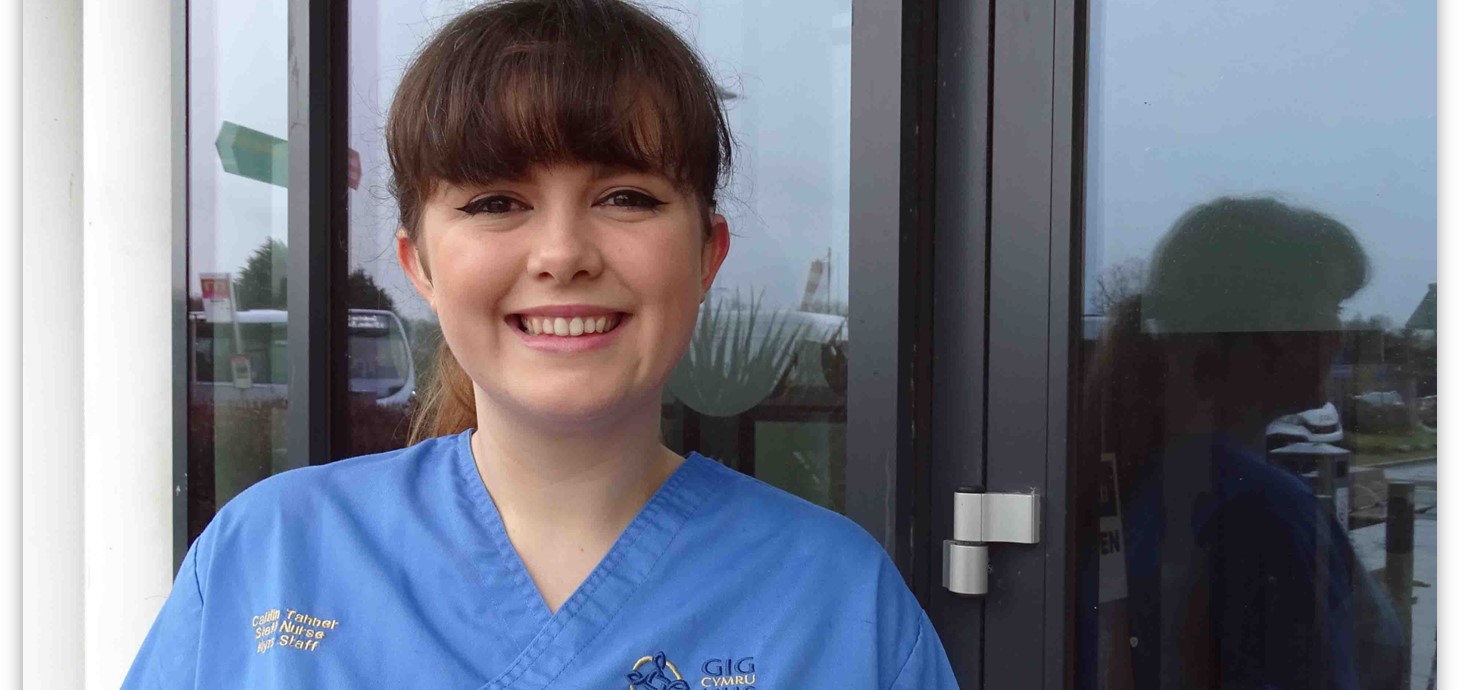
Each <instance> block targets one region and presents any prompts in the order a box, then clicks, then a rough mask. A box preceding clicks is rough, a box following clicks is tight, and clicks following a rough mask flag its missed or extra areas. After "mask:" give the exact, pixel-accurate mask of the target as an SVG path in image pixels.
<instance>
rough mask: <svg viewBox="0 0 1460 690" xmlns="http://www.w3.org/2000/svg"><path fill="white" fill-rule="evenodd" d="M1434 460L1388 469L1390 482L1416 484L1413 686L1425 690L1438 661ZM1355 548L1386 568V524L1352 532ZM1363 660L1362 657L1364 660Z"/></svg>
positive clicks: (1368, 564)
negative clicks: (1436, 659)
mask: <svg viewBox="0 0 1460 690" xmlns="http://www.w3.org/2000/svg"><path fill="white" fill-rule="evenodd" d="M1436 476H1437V475H1436V465H1435V461H1434V460H1429V461H1426V462H1417V463H1412V464H1405V465H1395V466H1391V467H1385V468H1384V478H1385V479H1387V480H1389V481H1410V482H1414V483H1415V489H1414V503H1415V520H1414V592H1413V596H1414V598H1415V602H1414V604H1413V610H1412V615H1413V624H1414V626H1413V631H1412V634H1413V638H1412V639H1413V645H1412V647H1411V649H1412V650H1413V651H1412V655H1413V656H1412V661H1413V664H1412V668H1411V672H1410V687H1411V688H1412V689H1413V690H1424V689H1425V688H1426V687H1427V686H1428V684H1429V681H1430V668H1431V667H1432V665H1433V664H1434V661H1435V653H1436V648H1435V639H1436V620H1437V615H1436V614H1437V598H1436V590H1437V589H1438V587H1437V584H1438V583H1437V582H1436V575H1437V573H1438V570H1437V565H1436V563H1437V555H1438V553H1439V543H1438V538H1437V535H1438V530H1437V528H1436V522H1435V514H1436V512H1437V511H1438V510H1439V506H1438V494H1437V491H1436ZM1349 538H1350V539H1352V540H1353V544H1354V551H1355V552H1356V553H1357V554H1358V556H1359V559H1360V560H1361V561H1362V562H1363V564H1364V567H1365V568H1367V569H1368V570H1370V571H1375V570H1379V569H1381V568H1383V567H1384V559H1385V553H1384V525H1383V523H1380V524H1377V525H1370V526H1368V527H1363V528H1360V529H1356V530H1354V531H1352V532H1350V533H1349ZM1360 663H1362V660H1361V661H1360Z"/></svg>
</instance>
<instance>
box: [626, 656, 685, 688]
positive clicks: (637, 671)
mask: <svg viewBox="0 0 1460 690" xmlns="http://www.w3.org/2000/svg"><path fill="white" fill-rule="evenodd" d="M671 675H672V676H673V678H670V676H671ZM629 690H689V683H686V682H684V678H683V677H682V676H680V675H679V669H677V668H675V667H674V662H672V661H670V660H669V659H666V658H665V657H664V652H659V653H658V654H655V655H654V656H646V657H644V658H642V659H640V660H638V661H636V662H634V668H633V669H632V670H630V671H629Z"/></svg>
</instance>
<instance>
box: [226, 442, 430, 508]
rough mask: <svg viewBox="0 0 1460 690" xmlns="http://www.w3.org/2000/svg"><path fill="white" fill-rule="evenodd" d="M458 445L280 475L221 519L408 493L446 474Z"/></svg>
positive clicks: (419, 447)
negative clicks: (413, 485)
mask: <svg viewBox="0 0 1460 690" xmlns="http://www.w3.org/2000/svg"><path fill="white" fill-rule="evenodd" d="M458 443H459V439H458V437H457V436H442V437H440V438H433V439H428V440H425V441H422V442H420V443H417V444H416V445H413V446H410V447H408V448H400V449H397V450H392V451H387V452H384V453H376V454H373V455H361V456H356V457H353V458H347V459H345V460H337V461H335V462H331V463H329V464H325V465H313V466H310V467H300V468H296V469H292V470H287V471H285V472H280V473H279V474H275V475H273V476H271V477H268V478H265V479H263V480H262V481H259V482H258V483H256V484H254V485H253V486H250V487H249V488H247V489H245V490H244V491H243V492H241V493H240V494H239V495H238V496H236V497H235V498H234V499H233V500H231V501H229V502H228V503H227V505H225V506H223V508H222V509H220V510H219V511H218V515H217V517H218V518H220V519H224V520H237V519H241V518H247V517H248V516H249V515H251V514H253V513H257V512H260V511H264V510H268V509H270V508H272V507H277V506H284V505H298V504H299V503H300V502H303V503H305V504H310V503H315V502H320V501H340V500H344V501H351V500H371V499H377V498H380V496H379V492H380V491H382V490H389V489H392V488H393V489H395V490H400V489H402V488H404V486H403V485H402V483H401V482H402V481H409V480H411V479H413V478H417V477H419V476H420V475H422V474H425V473H428V472H431V471H433V470H440V469H446V468H445V467H444V466H445V465H449V464H450V463H451V460H452V457H453V455H454V454H455V453H456V452H457V449H456V446H457V444H458Z"/></svg>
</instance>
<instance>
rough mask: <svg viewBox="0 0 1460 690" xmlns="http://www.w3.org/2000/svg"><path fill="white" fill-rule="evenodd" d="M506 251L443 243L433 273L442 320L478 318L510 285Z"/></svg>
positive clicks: (492, 306) (467, 321) (504, 293)
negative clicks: (461, 246)
mask: <svg viewBox="0 0 1460 690" xmlns="http://www.w3.org/2000/svg"><path fill="white" fill-rule="evenodd" d="M504 258H505V253H500V252H486V251H482V250H480V249H477V248H463V249H457V250H455V251H453V248H452V247H449V246H447V247H443V251H442V253H441V254H439V255H438V261H437V264H436V266H435V268H436V271H435V273H434V274H433V278H434V285H435V291H436V310H437V313H438V316H439V317H440V319H441V321H442V322H443V327H444V323H445V322H446V321H448V320H452V321H454V320H464V323H469V322H470V321H471V320H472V319H479V318H481V317H482V316H483V315H484V312H485V311H490V310H491V309H493V308H494V307H495V306H496V305H497V303H499V302H500V301H501V299H502V298H503V297H504V296H506V294H507V293H508V291H509V290H510V289H511V287H512V284H513V280H514V278H515V277H516V274H515V273H514V272H513V271H512V270H511V266H510V262H508V261H504V260H503V259H504Z"/></svg>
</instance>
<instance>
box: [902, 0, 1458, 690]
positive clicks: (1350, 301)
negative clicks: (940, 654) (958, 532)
mask: <svg viewBox="0 0 1460 690" xmlns="http://www.w3.org/2000/svg"><path fill="white" fill-rule="evenodd" d="M938 13H939V17H938V24H939V28H938V49H937V52H938V56H939V64H938V67H939V70H938V71H939V77H938V83H939V89H938V95H937V103H938V106H937V114H938V116H937V140H938V154H937V173H936V178H937V184H936V187H935V196H936V198H937V212H936V218H937V220H936V223H935V225H936V227H935V235H934V237H935V239H934V247H935V251H934V256H935V259H934V267H935V273H936V278H935V284H936V289H935V291H934V295H933V307H932V309H933V313H934V314H935V316H936V319H935V323H934V327H933V343H932V344H933V346H932V351H933V355H932V365H931V367H932V376H931V381H932V386H933V389H934V390H933V392H932V395H931V398H932V414H931V419H932V425H931V427H930V428H931V436H932V442H931V448H932V451H931V453H930V455H929V457H930V461H929V466H928V469H927V471H928V475H929V476H930V477H931V479H930V482H929V483H930V488H929V502H930V505H931V506H932V517H931V520H930V526H929V531H930V534H931V539H930V543H929V544H928V548H927V554H928V557H929V558H930V559H932V560H933V561H934V562H937V563H940V564H945V565H946V564H947V563H950V562H953V560H952V559H946V558H944V557H943V554H941V553H939V546H941V544H942V543H943V542H944V541H945V540H949V539H952V538H953V537H954V534H953V517H954V510H953V506H954V494H955V493H956V492H958V491H960V490H967V489H969V488H970V487H975V486H976V487H978V490H980V491H986V492H989V493H1011V494H1024V495H1034V496H1037V497H1038V506H1039V507H1038V511H1037V512H1038V515H1039V519H1040V523H1041V529H1040V534H1039V540H1038V542H1037V543H1035V544H1000V543H991V544H988V546H987V554H988V566H987V576H988V591H987V593H986V594H984V595H982V596H977V597H967V596H959V595H956V594H954V593H952V592H950V591H949V589H948V588H946V587H944V586H943V583H942V582H941V581H940V578H939V575H940V574H941V573H939V572H938V571H940V570H941V569H942V568H941V567H939V568H935V569H933V572H930V573H928V574H927V578H926V580H925V582H926V583H927V585H926V587H927V591H928V593H929V596H928V602H929V611H930V614H931V615H932V617H933V619H934V621H935V624H936V625H937V626H938V629H939V633H940V635H941V636H942V638H943V641H944V644H945V646H946V647H947V648H948V651H949V655H950V658H951V659H952V661H953V663H954V666H955V670H956V672H957V673H958V676H959V680H960V683H961V684H962V686H963V687H965V688H989V689H994V688H1031V687H1037V688H1069V687H1074V688H1091V689H1101V690H1105V689H1109V690H1126V689H1140V690H1147V689H1156V688H1161V689H1165V688H1285V689H1286V688H1364V689H1369V688H1375V689H1377V688H1405V689H1409V688H1426V687H1432V686H1433V680H1434V671H1435V668H1436V665H1437V664H1436V651H1435V650H1436V647H1435V640H1436V591H1437V587H1438V583H1437V581H1436V573H1437V570H1436V551H1437V547H1436V522H1435V514H1436V512H1437V509H1438V494H1437V489H1436V450H1435V449H1436V446H1437V439H1438V430H1437V428H1436V414H1435V410H1436V395H1435V394H1436V382H1435V372H1436V359H1437V356H1436V352H1437V351H1436V347H1435V343H1436V337H1437V336H1436V327H1437V324H1436V318H1435V300H1436V294H1437V291H1436V283H1437V278H1438V276H1437V273H1438V270H1437V265H1436V260H1435V256H1436V244H1437V231H1436V191H1435V179H1436V156H1435V148H1436V130H1435V113H1436V93H1435V83H1436V72H1435V69H1436V67H1435V65H1436V38H1435V32H1434V25H1435V20H1436V17H1435V7H1434V5H1433V3H1429V4H1425V3H1422V2H1416V1H1410V0H1404V1H1398V0H1396V1H1395V2H1386V3H1349V2H1342V3H1336V4H1335V3H1332V2H1322V3H1320V2H1308V1H1306V0H1304V1H1302V2H1289V3H1282V4H1281V5H1280V6H1277V5H1273V4H1272V3H1262V2H1247V1H1245V0H1244V1H1242V2H1229V3H1221V4H1215V5H1214V4H1210V3H1205V4H1204V3H1188V2H1148V1H1144V0H1140V1H1138V0H1126V1H1122V2H1109V3H1106V2H1102V3H1091V2H1083V1H1079V0H1068V1H1063V2H1061V1H1056V2H1050V3H1008V2H998V1H997V0H990V1H989V2H973V3H950V2H945V3H939V5H938Z"/></svg>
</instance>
